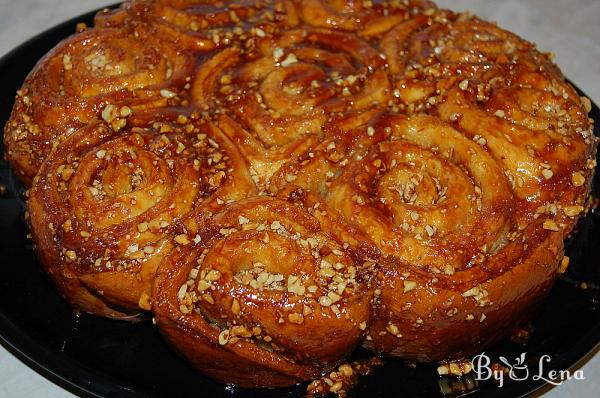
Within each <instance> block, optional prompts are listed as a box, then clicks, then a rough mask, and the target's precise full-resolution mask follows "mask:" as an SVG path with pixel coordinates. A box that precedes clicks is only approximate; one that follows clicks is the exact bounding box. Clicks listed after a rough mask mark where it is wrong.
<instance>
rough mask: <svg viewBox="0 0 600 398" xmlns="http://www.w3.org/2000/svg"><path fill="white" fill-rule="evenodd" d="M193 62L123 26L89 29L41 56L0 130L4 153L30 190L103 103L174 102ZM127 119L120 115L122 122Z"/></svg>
mask: <svg viewBox="0 0 600 398" xmlns="http://www.w3.org/2000/svg"><path fill="white" fill-rule="evenodd" d="M192 66H193V65H192V60H191V59H190V58H188V57H186V56H184V55H183V54H181V53H180V51H179V50H178V49H176V48H175V47H173V46H171V45H168V44H166V43H163V42H161V41H160V40H157V39H155V38H153V37H141V36H139V35H138V33H137V31H135V30H131V29H127V28H103V29H101V28H91V29H87V30H84V31H83V32H81V33H78V34H75V35H73V36H71V37H69V38H68V39H66V40H65V41H63V42H61V43H60V44H59V45H58V46H57V47H55V48H54V49H53V50H52V51H51V52H50V53H48V54H47V55H46V56H45V57H44V58H42V59H41V60H40V61H39V62H38V64H37V65H36V66H35V68H34V69H33V70H32V71H31V73H30V74H29V76H28V77H27V79H26V81H25V83H24V85H23V87H22V88H21V90H20V91H19V92H18V95H17V98H16V103H15V106H14V108H13V112H12V115H11V118H10V120H9V122H8V123H7V124H6V127H5V131H4V142H5V145H6V155H7V158H8V160H9V161H10V162H11V164H12V166H13V168H14V169H15V173H16V175H17V176H18V177H19V178H20V179H22V180H23V181H24V182H25V183H26V184H27V185H29V184H30V183H31V180H32V179H33V177H34V176H35V174H36V173H37V171H38V169H39V167H40V164H41V162H42V160H43V159H44V158H45V157H46V156H47V155H48V153H49V152H50V151H51V150H52V148H53V147H54V146H56V145H57V144H58V143H59V142H60V141H62V140H63V139H65V138H66V137H67V136H68V135H70V134H71V133H73V131H75V130H77V129H78V128H80V127H83V126H85V125H86V124H87V123H88V122H90V121H91V120H92V119H94V118H95V117H100V116H102V117H104V118H105V119H107V118H110V113H109V112H107V111H106V108H105V107H106V105H108V104H114V105H117V106H119V107H121V106H127V107H128V108H130V109H132V110H136V109H152V108H158V107H164V106H167V105H168V104H171V105H173V104H175V103H176V102H178V100H179V97H178V96H177V93H178V92H179V91H181V90H182V88H183V86H184V84H185V78H186V77H189V76H190V73H191V69H190V68H191V67H192ZM125 116H126V115H123V117H125Z"/></svg>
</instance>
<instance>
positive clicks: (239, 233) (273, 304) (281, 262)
mask: <svg viewBox="0 0 600 398" xmlns="http://www.w3.org/2000/svg"><path fill="white" fill-rule="evenodd" d="M304 195H305V193H304V192H303V191H301V190H299V191H294V192H291V193H290V195H289V198H287V200H283V199H277V198H268V197H256V198H252V199H247V200H245V201H240V202H238V203H235V204H234V205H232V206H230V207H228V208H227V209H226V210H224V211H223V212H221V213H219V214H216V215H215V217H214V218H213V219H212V220H211V225H209V226H207V227H206V229H205V230H204V233H203V234H201V235H200V236H201V238H200V239H198V240H197V242H196V244H194V245H190V246H181V245H180V246H179V247H177V248H176V249H175V250H174V252H173V254H172V255H171V256H170V258H169V260H168V261H167V262H166V263H165V264H164V265H163V266H161V268H160V272H159V275H158V278H157V282H156V285H155V290H154V296H153V297H154V298H153V300H154V307H153V310H154V314H155V317H156V321H157V324H158V327H159V329H160V330H161V332H162V333H163V335H164V336H165V337H166V338H167V340H168V341H169V342H170V343H171V344H172V345H173V346H174V347H175V348H176V349H177V351H178V352H179V353H180V354H181V355H182V356H183V357H185V358H186V359H188V360H189V361H190V363H192V365H194V366H195V367H197V368H198V369H200V370H201V371H202V372H204V373H206V374H208V375H209V376H211V377H212V378H215V379H216V380H219V381H222V382H227V383H235V384H236V385H240V386H248V387H257V386H259V387H267V386H268V387H273V386H287V385H292V384H295V383H298V382H300V381H303V380H307V379H310V378H314V377H317V376H318V375H320V374H321V373H322V372H323V371H325V370H327V369H330V368H332V367H333V366H335V365H336V364H337V363H338V362H339V361H340V360H342V359H343V358H344V357H345V356H347V355H348V354H349V353H350V352H351V351H352V349H353V348H354V347H355V346H356V345H357V344H359V343H360V341H361V340H362V337H363V335H364V331H365V330H366V328H367V327H368V324H369V319H370V311H371V300H372V297H373V291H374V284H373V283H372V279H371V273H372V269H373V265H374V262H372V261H370V260H368V257H376V256H377V250H376V249H375V248H374V247H372V245H370V244H369V243H368V242H367V241H363V240H362V238H361V235H360V233H358V234H357V233H352V232H353V231H352V228H351V227H346V226H344V225H343V222H342V221H340V220H338V218H339V217H337V216H335V215H334V214H332V213H331V212H330V211H328V210H321V207H320V206H319V205H320V204H321V203H320V202H319V201H312V200H311V199H309V198H304V197H303V196H304ZM305 206H310V207H308V208H307V207H305ZM323 207H324V206H323ZM336 223H342V224H341V225H335V224H336ZM354 232H356V231H354ZM323 341H327V344H325V345H324V344H323ZM206 358H212V360H211V361H207V360H206ZM232 369H236V370H235V372H232Z"/></svg>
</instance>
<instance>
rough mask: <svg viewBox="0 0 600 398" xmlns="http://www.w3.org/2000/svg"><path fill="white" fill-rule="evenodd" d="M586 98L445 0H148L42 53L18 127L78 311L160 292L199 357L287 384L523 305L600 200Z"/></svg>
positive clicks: (503, 35) (222, 376) (435, 338)
mask: <svg viewBox="0 0 600 398" xmlns="http://www.w3.org/2000/svg"><path fill="white" fill-rule="evenodd" d="M590 107H591V105H590V102H589V100H588V99H587V98H580V97H579V96H578V94H577V92H576V91H575V90H574V88H573V87H572V86H570V85H569V84H568V83H567V82H566V81H565V79H564V77H563V76H562V74H561V72H560V70H559V69H558V67H557V66H556V65H555V64H554V63H553V62H552V59H551V56H550V55H548V54H543V53H540V52H539V51H537V50H536V48H535V46H534V45H533V44H532V43H529V42H527V41H525V40H523V39H521V38H519V37H518V36H516V35H514V34H512V33H510V32H507V31H505V30H503V29H501V28H499V27H498V26H496V25H495V24H492V23H489V22H486V21H483V20H481V19H479V18H477V17H474V16H472V15H470V14H468V13H465V14H457V13H453V12H451V11H448V10H441V9H438V8H436V7H435V5H434V4H433V3H431V2H428V1H392V0H388V1H365V2H363V1H360V2H355V1H341V0H328V1H327V0H272V1H271V0H270V1H266V0H254V1H250V0H241V1H237V2H229V1H227V2H217V1H201V0H198V1H192V0H131V1H126V2H125V3H124V4H123V5H121V7H119V8H117V9H115V10H106V11H103V12H101V13H99V14H98V15H97V16H96V19H95V27H93V28H88V29H83V30H82V31H81V32H80V33H77V34H75V35H73V36H71V37H70V38H68V39H66V40H65V41H63V42H61V43H59V44H58V45H57V47H56V48H55V49H54V50H52V51H51V52H50V53H49V54H48V55H46V56H45V57H44V58H43V59H42V60H40V61H39V63H38V64H37V65H36V67H35V68H34V70H33V71H32V72H31V73H30V75H29V77H28V78H27V80H26V81H25V83H24V86H23V89H22V90H21V91H19V93H18V96H17V101H16V104H15V107H14V109H13V113H12V116H11V119H10V120H9V122H8V123H7V125H6V127H5V143H6V148H7V151H6V156H7V158H8V159H9V161H10V162H11V164H12V166H13V168H14V169H15V172H16V174H17V175H18V176H19V177H20V178H21V179H22V180H23V181H24V182H25V183H26V184H30V183H32V187H31V190H30V194H29V204H28V206H29V213H30V224H31V230H32V236H33V238H34V242H35V243H36V250H37V253H38V256H39V258H40V260H41V262H42V264H43V266H44V267H45V268H46V270H47V271H48V273H49V274H50V275H51V277H52V278H53V280H54V281H55V282H56V284H57V286H58V288H59V290H60V292H61V293H62V294H63V295H64V296H65V297H66V298H67V299H68V300H69V301H70V302H71V303H72V304H73V305H74V306H75V307H76V308H78V309H81V310H84V311H87V312H91V313H93V314H97V315H103V316H109V317H114V318H123V319H132V316H134V315H136V314H137V313H138V312H140V310H145V311H152V312H153V313H154V316H155V319H156V321H157V324H158V327H159V329H160V331H161V333H162V334H163V335H164V336H165V338H166V339H167V340H168V341H169V343H170V344H171V345H172V346H174V347H175V349H176V350H177V351H178V352H179V353H180V354H181V355H182V356H183V357H184V358H186V359H187V360H188V361H189V362H190V363H192V365H194V366H195V367H196V368H198V369H199V370H200V371H202V372H203V373H206V374H208V375H209V376H211V377H213V378H215V379H216V380H219V381H222V382H226V383H235V384H238V385H241V386H247V387H253V386H254V387H258V386H260V387H275V386H285V385H291V384H294V383H296V382H299V381H303V380H308V379H311V378H315V377H318V376H320V375H322V374H324V372H327V371H329V370H331V369H333V368H334V367H335V366H337V365H339V363H340V362H341V361H342V360H343V359H344V358H345V357H347V355H349V353H350V352H351V351H352V350H353V348H354V347H356V346H357V345H359V344H363V345H364V346H365V347H367V348H369V349H371V350H373V351H375V352H376V353H378V354H382V355H391V356H397V357H401V358H406V359H411V360H419V361H441V360H453V359H459V358H461V357H465V356H469V355H472V354H474V353H476V352H478V351H480V350H482V349H485V348H486V347H487V346H489V345H490V344H492V343H493V342H495V341H497V340H498V339H500V338H501V337H503V336H505V335H506V334H507V333H508V332H509V331H510V330H511V329H512V328H513V327H514V326H516V325H517V324H519V323H520V322H522V321H525V320H527V319H528V318H529V317H530V316H531V314H532V313H533V312H534V310H535V308H536V307H537V306H538V305H539V304H540V303H541V302H542V300H543V299H544V297H545V295H546V294H547V292H548V291H549V289H550V287H551V286H552V283H553V281H554V278H555V276H556V273H557V269H558V265H559V263H560V262H561V260H562V258H563V255H564V254H563V241H564V239H565V238H566V237H567V236H568V234H569V233H570V232H571V231H572V230H573V228H574V226H575V224H576V222H577V220H578V219H579V217H580V215H581V214H582V212H583V211H584V208H585V207H586V201H587V197H588V194H589V190H590V184H591V180H592V176H593V171H594V168H595V160H594V159H595V152H596V145H597V141H596V139H595V138H594V137H593V134H592V121H591V120H590V119H589V118H588V116H587V113H588V112H589V110H590Z"/></svg>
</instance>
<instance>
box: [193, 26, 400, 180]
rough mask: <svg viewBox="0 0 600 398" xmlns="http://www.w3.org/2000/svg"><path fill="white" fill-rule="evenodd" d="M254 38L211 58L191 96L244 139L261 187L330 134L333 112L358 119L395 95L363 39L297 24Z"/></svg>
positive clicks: (379, 60)
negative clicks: (282, 166) (329, 121)
mask: <svg viewBox="0 0 600 398" xmlns="http://www.w3.org/2000/svg"><path fill="white" fill-rule="evenodd" d="M251 43H253V44H252V46H251V47H250V48H251V50H249V51H248V50H244V49H241V48H239V47H230V48H228V49H226V50H223V51H222V52H220V53H218V54H216V55H215V56H214V57H213V58H211V59H209V60H207V61H206V62H205V64H204V65H203V67H202V68H200V70H199V72H198V73H197V75H196V77H195V79H194V82H193V84H192V95H193V98H194V102H195V104H196V106H197V107H198V108H199V109H200V110H203V111H206V112H209V113H212V114H214V115H215V118H216V119H217V120H218V124H219V126H220V127H221V128H222V129H223V131H225V133H226V134H228V135H229V136H230V137H231V138H232V139H234V140H235V141H236V142H238V143H240V145H241V146H242V147H243V150H244V153H245V154H246V156H247V157H248V159H249V160H250V163H251V167H252V168H253V171H254V173H255V177H256V179H257V181H258V182H259V184H260V185H261V186H266V185H267V184H268V181H269V179H270V177H271V176H272V175H273V174H274V173H275V172H276V171H277V170H278V169H279V167H280V166H281V165H282V164H283V163H284V162H285V161H287V160H288V159H289V158H290V157H294V156H297V155H298V154H300V153H302V152H303V151H304V150H306V149H307V148H309V147H311V146H314V145H315V144H316V143H317V142H318V141H319V140H320V139H322V137H324V136H325V135H326V132H325V130H326V129H327V126H325V124H326V122H327V120H328V118H329V115H330V114H331V113H335V112H337V113H340V112H344V111H346V110H347V109H349V108H351V109H352V111H351V113H352V114H353V115H354V116H355V117H357V118H359V117H360V116H359V115H360V114H361V113H363V112H367V111H369V110H370V109H372V108H373V107H376V106H378V105H382V104H385V103H387V100H388V99H389V97H390V83H389V79H388V77H387V75H386V73H385V70H384V64H385V62H384V60H383V59H382V58H381V57H380V56H379V53H378V52H377V51H375V50H374V49H373V48H372V47H370V46H369V45H368V44H367V43H366V42H365V41H363V40H361V39H359V38H354V37H351V36H350V37H349V36H347V35H345V34H342V33H339V32H333V31H328V30H320V29H300V30H289V31H287V32H285V33H283V34H281V35H274V36H268V37H264V38H255V39H253V40H252V41H251ZM247 46H248V45H247ZM228 110H231V111H232V112H229V111H228Z"/></svg>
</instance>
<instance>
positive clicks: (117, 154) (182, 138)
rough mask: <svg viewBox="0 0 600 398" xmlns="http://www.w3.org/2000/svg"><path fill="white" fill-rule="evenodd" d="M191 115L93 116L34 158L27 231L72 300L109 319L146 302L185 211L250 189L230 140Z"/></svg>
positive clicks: (200, 213) (209, 207) (193, 213)
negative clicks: (159, 118)
mask: <svg viewBox="0 0 600 398" xmlns="http://www.w3.org/2000/svg"><path fill="white" fill-rule="evenodd" d="M140 119H141V120H143V117H142V118H140ZM195 119H197V118H196V117H195V116H194V115H191V116H190V117H186V116H183V115H180V116H179V117H178V118H177V121H172V122H155V123H153V124H151V125H149V126H145V127H140V126H135V124H136V121H135V119H132V120H131V121H130V122H131V124H133V126H127V127H125V128H123V129H121V130H120V131H119V132H115V131H114V130H113V128H112V126H110V125H109V124H107V123H105V122H104V121H96V122H93V123H91V124H89V125H88V126H86V127H84V128H82V129H80V130H78V131H76V132H75V133H73V134H72V135H71V136H69V137H67V138H66V139H65V140H64V141H63V142H62V143H61V144H60V145H59V146H58V147H57V148H56V150H54V151H53V152H52V154H51V155H49V157H48V158H47V159H46V160H45V161H44V163H43V164H42V167H41V169H40V173H39V174H38V175H37V177H36V179H35V180H34V183H33V186H32V188H31V190H30V194H29V201H28V207H29V212H30V220H31V230H32V233H33V239H34V242H35V244H36V248H37V253H38V255H39V256H40V258H41V260H42V263H43V264H44V266H45V268H46V270H47V271H48V273H49V274H50V276H51V277H52V278H53V279H54V281H55V282H56V284H57V286H58V288H59V290H60V292H61V293H62V294H63V295H64V296H65V297H66V298H67V299H68V300H69V301H70V302H71V303H72V304H73V305H74V306H75V307H76V308H78V309H80V310H83V311H86V312H90V313H93V314H98V315H103V316H108V317H116V318H120V317H126V316H127V314H131V313H136V312H137V311H139V309H140V307H141V308H142V309H146V310H148V309H149V308H150V305H151V303H150V289H151V287H152V283H153V281H154V275H155V272H156V268H157V267H158V266H159V264H160V263H161V262H162V261H163V259H164V258H165V257H166V256H167V255H168V254H169V252H170V251H171V249H172V247H173V245H174V244H175V243H176V242H178V241H181V240H182V239H183V236H185V235H183V234H184V232H187V228H186V225H184V222H185V219H186V218H189V217H204V216H206V215H210V214H211V213H212V212H214V211H217V210H218V209H220V208H222V207H223V206H224V204H225V203H228V202H230V201H236V200H239V199H242V198H243V197H246V196H248V195H252V194H253V192H254V190H255V187H254V184H253V182H252V181H251V179H250V176H249V174H248V172H247V168H246V165H245V162H244V160H243V159H241V157H240V155H239V153H238V151H237V148H236V147H235V146H234V145H233V144H232V143H231V142H230V141H229V140H228V139H227V138H226V137H225V136H224V135H223V134H222V133H221V132H220V131H219V130H218V129H217V128H216V127H215V126H213V125H211V124H210V123H208V122H205V121H202V120H195ZM192 225H193V223H192ZM189 226H190V224H189V223H188V224H187V227H189Z"/></svg>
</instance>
